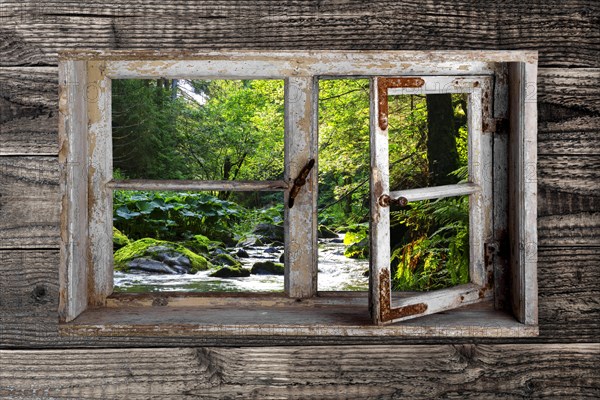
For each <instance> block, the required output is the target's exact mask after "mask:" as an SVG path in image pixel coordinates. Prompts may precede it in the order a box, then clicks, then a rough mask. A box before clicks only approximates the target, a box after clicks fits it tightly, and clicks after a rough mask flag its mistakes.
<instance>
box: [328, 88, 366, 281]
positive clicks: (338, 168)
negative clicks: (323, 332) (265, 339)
mask: <svg viewBox="0 0 600 400" xmlns="http://www.w3.org/2000/svg"><path fill="white" fill-rule="evenodd" d="M369 174H370V155H369V80H368V79H337V80H321V81H320V82H319V199H318V208H319V274H318V290H320V291H328V290H333V291H345V290H363V291H366V290H368V288H369V282H368V280H369V279H368V271H369V261H368V260H369V241H368V237H369V231H368V228H369Z"/></svg>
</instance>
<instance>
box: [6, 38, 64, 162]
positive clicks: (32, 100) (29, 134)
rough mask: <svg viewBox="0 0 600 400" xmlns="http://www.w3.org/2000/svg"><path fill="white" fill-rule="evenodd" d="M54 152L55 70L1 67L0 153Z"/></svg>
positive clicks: (56, 80)
mask: <svg viewBox="0 0 600 400" xmlns="http://www.w3.org/2000/svg"><path fill="white" fill-rule="evenodd" d="M0 43H2V42H1V41H0ZM0 47H1V44H0ZM0 54H2V49H1V48H0ZM3 57H4V55H3ZM57 152H58V70H57V69H56V68H25V67H21V68H0V156H3V155H19V154H32V155H33V154H35V155H44V154H57Z"/></svg>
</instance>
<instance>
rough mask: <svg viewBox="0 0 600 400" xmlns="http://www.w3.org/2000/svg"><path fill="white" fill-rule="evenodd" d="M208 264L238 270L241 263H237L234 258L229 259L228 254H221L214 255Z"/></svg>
mask: <svg viewBox="0 0 600 400" xmlns="http://www.w3.org/2000/svg"><path fill="white" fill-rule="evenodd" d="M210 262H212V263H213V264H215V265H227V266H230V267H236V268H240V267H241V266H242V263H241V262H239V261H238V260H236V259H235V258H233V257H231V256H230V255H229V254H223V253H221V254H217V255H215V256H214V257H213V258H212V259H211V260H210Z"/></svg>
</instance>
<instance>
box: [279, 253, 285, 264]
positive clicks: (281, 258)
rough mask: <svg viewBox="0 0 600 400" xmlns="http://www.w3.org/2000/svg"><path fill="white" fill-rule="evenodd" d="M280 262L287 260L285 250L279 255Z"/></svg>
mask: <svg viewBox="0 0 600 400" xmlns="http://www.w3.org/2000/svg"><path fill="white" fill-rule="evenodd" d="M279 262H280V263H283V262H285V252H284V253H281V255H280V256H279Z"/></svg>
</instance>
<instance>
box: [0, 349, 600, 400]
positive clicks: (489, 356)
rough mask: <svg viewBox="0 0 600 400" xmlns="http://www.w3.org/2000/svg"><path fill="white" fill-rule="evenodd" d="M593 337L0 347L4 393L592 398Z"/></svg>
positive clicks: (596, 391)
mask: <svg viewBox="0 0 600 400" xmlns="http://www.w3.org/2000/svg"><path fill="white" fill-rule="evenodd" d="M598 368H600V348H598V346H594V345H576V344H570V345H553V344H547V345H524V344H510V345H472V344H464V345H437V346H418V345H417V346H374V347H373V346H371V347H365V346H356V347H347V346H346V347H340V346H331V347H326V348H323V347H272V348H247V347H245V348H244V347H243V348H237V349H227V348H210V347H209V348H174V349H166V348H156V349H138V350H129V351H127V352H124V351H122V350H97V351H93V352H90V351H89V350H63V351H56V350H55V351H23V350H18V351H3V352H0V396H3V397H4V396H7V397H13V398H23V397H27V398H33V397H51V398H67V397H70V398H78V399H90V398H95V399H99V398H111V399H128V400H129V399H145V398H169V399H183V398H202V399H244V400H245V399H257V398H261V399H263V398H267V399H315V400H316V399H319V400H320V399H334V398H335V399H360V400H364V399H398V398H401V399H423V398H427V399H434V398H460V399H482V398H485V399H524V398H557V397H562V398H568V399H583V398H589V399H592V398H598V397H599V396H600V387H599V384H600V378H599V376H598V374H597V372H598Z"/></svg>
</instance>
